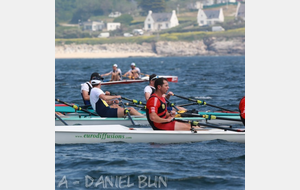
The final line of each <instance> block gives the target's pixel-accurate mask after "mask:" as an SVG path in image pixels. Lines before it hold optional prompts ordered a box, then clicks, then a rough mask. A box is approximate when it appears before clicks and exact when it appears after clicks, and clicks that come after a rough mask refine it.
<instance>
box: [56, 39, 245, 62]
mask: <svg viewBox="0 0 300 190" xmlns="http://www.w3.org/2000/svg"><path fill="white" fill-rule="evenodd" d="M217 55H219V56H222V55H234V56H236V55H245V37H236V38H231V39H226V38H224V37H219V38H218V37H210V38H205V39H204V40H195V41H192V42H185V41H158V42H152V43H146V42H144V43H142V44H135V43H123V44H122V43H120V44H99V45H87V44H81V45H76V44H70V45H61V46H55V57H56V58H92V57H93V58H97V57H99V58H102V57H169V56H217Z"/></svg>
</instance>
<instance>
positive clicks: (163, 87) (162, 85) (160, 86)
mask: <svg viewBox="0 0 300 190" xmlns="http://www.w3.org/2000/svg"><path fill="white" fill-rule="evenodd" d="M154 87H155V89H156V91H159V92H161V93H162V94H166V93H167V92H168V90H169V83H168V80H167V79H166V78H158V79H156V80H155V83H154Z"/></svg>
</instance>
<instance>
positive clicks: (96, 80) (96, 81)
mask: <svg viewBox="0 0 300 190" xmlns="http://www.w3.org/2000/svg"><path fill="white" fill-rule="evenodd" d="M91 84H92V86H93V87H95V86H98V85H101V77H100V76H98V77H93V79H92V80H91Z"/></svg>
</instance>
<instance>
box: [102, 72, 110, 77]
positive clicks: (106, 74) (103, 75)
mask: <svg viewBox="0 0 300 190" xmlns="http://www.w3.org/2000/svg"><path fill="white" fill-rule="evenodd" d="M110 74H111V72H109V73H105V74H102V75H100V76H101V77H105V76H108V75H110Z"/></svg>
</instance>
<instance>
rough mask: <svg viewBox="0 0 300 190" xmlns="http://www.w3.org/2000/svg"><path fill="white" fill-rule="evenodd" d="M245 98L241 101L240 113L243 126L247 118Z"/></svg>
mask: <svg viewBox="0 0 300 190" xmlns="http://www.w3.org/2000/svg"><path fill="white" fill-rule="evenodd" d="M245 101H246V100H245V96H244V97H243V98H242V99H241V101H240V104H239V111H240V116H241V120H242V122H243V124H244V125H245V117H246V112H245Z"/></svg>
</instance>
